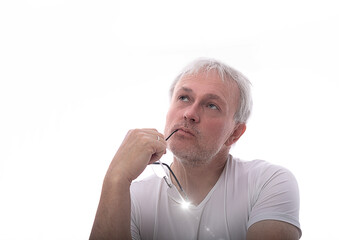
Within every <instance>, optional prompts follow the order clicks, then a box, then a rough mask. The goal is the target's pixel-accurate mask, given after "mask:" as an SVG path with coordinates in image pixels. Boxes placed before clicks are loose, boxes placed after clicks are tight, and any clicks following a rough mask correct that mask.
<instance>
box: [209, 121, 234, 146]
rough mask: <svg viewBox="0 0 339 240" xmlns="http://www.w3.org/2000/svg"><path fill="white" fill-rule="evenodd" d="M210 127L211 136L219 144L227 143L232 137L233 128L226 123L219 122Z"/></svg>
mask: <svg viewBox="0 0 339 240" xmlns="http://www.w3.org/2000/svg"><path fill="white" fill-rule="evenodd" d="M210 126H211V127H210V133H211V136H212V137H214V139H215V141H216V142H218V143H221V144H223V143H225V142H226V141H227V139H228V138H229V136H230V135H231V132H232V128H231V126H230V125H228V124H225V122H224V121H218V122H216V123H214V124H211V125H210Z"/></svg>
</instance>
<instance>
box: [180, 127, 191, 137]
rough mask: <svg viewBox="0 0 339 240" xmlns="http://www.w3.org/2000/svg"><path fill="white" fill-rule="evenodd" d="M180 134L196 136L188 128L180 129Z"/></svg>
mask: <svg viewBox="0 0 339 240" xmlns="http://www.w3.org/2000/svg"><path fill="white" fill-rule="evenodd" d="M178 133H182V134H185V135H186V134H188V135H191V136H194V132H193V131H192V130H190V129H188V128H184V127H182V128H178Z"/></svg>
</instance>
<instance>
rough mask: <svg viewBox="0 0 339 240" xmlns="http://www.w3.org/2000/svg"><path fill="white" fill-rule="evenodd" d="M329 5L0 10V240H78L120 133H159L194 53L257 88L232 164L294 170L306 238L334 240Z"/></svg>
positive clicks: (59, 5) (333, 21) (24, 2)
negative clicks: (175, 84)
mask: <svg viewBox="0 0 339 240" xmlns="http://www.w3.org/2000/svg"><path fill="white" fill-rule="evenodd" d="M337 9H338V8H337V7H336V5H335V1H327V0H321V1H320V0H319V1H306V0H305V1H298V0H293V1H292V0H287V1H268V0H259V1H250V0H247V1H246V0H240V1H238V0H232V1H218V0H209V1H197V0H194V1H193V0H191V1H184V0H182V1H179V0H174V1H156V0H153V1H151V0H144V1H128V0H127V1H120V2H118V1H108V0H98V1H88V0H85V1H80V0H69V1H66V0H31V1H29V0H17V1H10V0H2V1H1V2H0V114H1V116H0V239H4V240H7V239H16V240H19V239H20V240H22V239H34V240H40V239H41V240H42V239H50V240H53V239H56V240H60V239H72V240H74V239H87V238H88V236H89V233H90V230H91V226H92V222H93V219H94V215H95V212H96V208H97V204H98V200H99V196H100V190H101V184H102V180H103V177H104V174H105V171H106V169H107V167H108V165H109V163H110V161H111V159H112V157H113V156H114V153H115V151H116V150H117V148H118V147H119V145H120V142H121V141H122V140H123V138H124V136H125V134H126V132H127V131H128V129H131V128H142V127H153V128H157V129H158V130H159V131H162V130H163V126H164V120H165V115H166V111H167V107H168V88H169V86H170V83H171V81H172V79H173V78H174V77H175V76H176V74H177V73H178V72H179V70H181V68H182V67H183V66H184V65H185V64H186V63H188V62H190V61H191V60H193V59H194V58H196V57H213V58H217V59H220V60H222V61H224V62H226V63H228V64H230V65H231V66H233V67H235V68H237V69H239V70H240V71H241V72H243V73H244V74H245V75H246V76H247V77H248V78H249V79H250V80H251V82H252V84H253V95H254V113H253V115H252V117H251V119H250V122H249V124H248V130H247V132H246V133H245V135H244V136H243V137H242V139H240V141H239V142H238V143H237V145H236V146H235V147H234V149H233V151H232V152H233V154H234V155H236V156H238V157H241V158H244V159H246V160H251V159H254V158H261V159H265V160H268V161H270V162H272V163H276V164H280V165H283V166H285V167H287V168H289V169H290V170H291V171H292V172H293V173H294V174H295V176H296V177H297V179H298V182H299V187H300V194H301V212H300V221H301V225H302V230H303V237H302V239H313V240H318V239H339V236H338V234H337V231H336V227H337V224H336V223H337V222H338V220H337V215H338V214H339V208H338V202H339V195H338V187H337V185H338V183H339V177H338V174H337V168H338V166H339V164H338V160H339V158H338V153H337V144H338V133H339V128H338V121H339V117H338V107H337V106H336V105H337V103H338V102H339V97H338V90H339V83H338V81H339V74H338V62H339V59H338V56H339V47H338V43H339V35H338V29H339V28H338V23H339V15H338V11H337Z"/></svg>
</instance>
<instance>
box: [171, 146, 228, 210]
mask: <svg viewBox="0 0 339 240" xmlns="http://www.w3.org/2000/svg"><path fill="white" fill-rule="evenodd" d="M228 156H229V155H228V153H227V154H222V155H221V156H218V157H216V158H215V159H213V160H211V161H208V162H206V163H204V164H201V165H199V164H196V163H192V164H188V163H187V162H185V163H183V162H184V161H180V160H179V159H177V158H175V157H174V161H173V164H172V166H171V168H172V170H173V172H174V173H175V175H176V177H177V178H178V180H179V182H180V184H181V185H182V187H183V189H184V191H185V192H186V194H187V196H188V199H189V201H190V202H191V203H192V204H194V205H199V204H200V203H201V202H202V201H203V200H204V198H205V197H206V196H207V194H208V193H209V192H210V190H211V189H212V188H213V187H214V185H215V184H216V183H217V181H218V179H219V177H220V175H221V173H222V171H223V170H224V167H225V165H226V162H227V159H228ZM173 180H174V179H173V178H172V182H173V183H174V184H175V185H176V187H178V186H177V183H176V182H175V181H173Z"/></svg>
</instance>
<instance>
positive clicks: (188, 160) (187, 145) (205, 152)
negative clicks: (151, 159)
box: [169, 139, 222, 167]
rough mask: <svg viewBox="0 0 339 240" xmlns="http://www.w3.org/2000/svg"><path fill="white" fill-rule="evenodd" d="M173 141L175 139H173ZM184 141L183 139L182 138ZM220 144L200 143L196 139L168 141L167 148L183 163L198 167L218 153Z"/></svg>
mask: <svg viewBox="0 0 339 240" xmlns="http://www.w3.org/2000/svg"><path fill="white" fill-rule="evenodd" d="M173 140H174V141H175V139H173ZM184 141H185V139H184ZM221 148H222V146H219V147H217V146H216V144H213V143H209V144H200V143H199V141H198V140H196V141H194V142H188V141H187V142H184V143H183V142H181V141H175V142H172V141H171V142H170V144H169V150H171V152H172V153H173V156H174V157H175V158H176V159H177V160H178V161H179V162H181V163H182V164H183V165H186V166H190V167H199V166H203V165H206V164H208V163H209V162H210V161H211V160H212V159H213V158H214V157H215V156H216V155H218V153H220V151H221Z"/></svg>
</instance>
